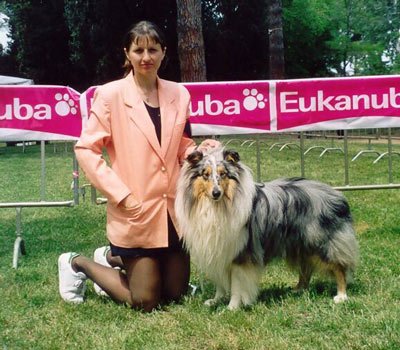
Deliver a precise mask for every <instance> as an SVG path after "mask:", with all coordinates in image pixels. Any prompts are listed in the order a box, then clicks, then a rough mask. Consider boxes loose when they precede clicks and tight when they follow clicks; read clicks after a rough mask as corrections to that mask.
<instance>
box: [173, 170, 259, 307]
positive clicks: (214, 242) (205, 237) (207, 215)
mask: <svg viewBox="0 0 400 350" xmlns="http://www.w3.org/2000/svg"><path fill="white" fill-rule="evenodd" d="M182 174H183V175H184V174H185V169H183V171H182ZM188 183H189V181H188V179H185V178H184V176H181V179H180V181H179V182H178V190H177V198H176V202H175V208H176V215H177V218H178V222H179V227H180V233H181V235H182V237H183V241H184V244H185V246H186V248H187V249H188V251H189V252H190V256H191V259H192V261H193V263H194V264H195V265H196V266H197V267H198V268H199V270H200V271H201V272H203V273H205V275H206V276H207V277H208V278H209V279H210V280H211V281H212V282H214V283H215V284H216V286H217V294H218V295H219V296H222V295H223V294H226V293H231V292H232V294H233V290H231V289H232V286H233V285H232V283H234V284H235V285H236V286H237V284H238V281H232V278H231V274H232V272H233V271H232V264H233V260H234V259H235V258H236V257H237V256H238V254H239V252H240V251H241V250H242V249H243V247H244V246H245V245H246V244H247V241H248V233H247V230H246V228H245V225H246V222H247V220H248V218H249V215H250V213H251V210H252V205H253V196H254V193H255V186H254V182H253V178H252V176H251V173H250V170H248V171H244V172H243V174H242V176H241V178H240V184H237V188H236V190H235V192H236V193H235V194H234V196H233V199H232V201H231V200H230V199H228V198H227V197H226V196H223V197H222V198H221V199H220V200H218V201H216V200H213V199H212V198H210V197H208V196H202V197H201V198H197V199H195V200H194V202H193V206H192V207H190V206H189V205H188V204H187V203H188V202H187V201H185V199H187V197H188V196H192V193H191V189H190V188H189V187H188ZM236 279H237V278H236ZM245 289H246V288H245ZM251 298H252V299H254V297H253V296H252V297H251ZM246 304H247V303H246ZM233 308H236V307H233Z"/></svg>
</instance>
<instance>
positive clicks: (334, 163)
mask: <svg viewBox="0 0 400 350" xmlns="http://www.w3.org/2000/svg"><path fill="white" fill-rule="evenodd" d="M226 141H227V139H225V142H226ZM264 142H265V143H262V144H261V150H260V153H261V167H260V168H261V169H260V170H261V178H262V179H263V180H270V179H273V178H276V177H282V176H299V175H300V161H299V159H300V158H299V150H298V149H297V148H296V147H291V148H285V149H283V150H282V151H279V149H278V148H273V149H269V147H270V146H271V144H272V143H273V142H275V140H271V139H268V137H265V140H264ZM295 142H298V140H295ZM305 142H306V144H307V145H306V146H309V145H312V144H316V143H318V144H319V145H320V144H324V143H325V145H326V146H329V145H330V144H331V141H325V140H308V139H307V140H306V141H305ZM335 142H336V143H337V144H338V145H339V146H340V147H341V144H340V142H341V141H340V140H338V141H335ZM0 146H1V145H0ZM366 147H367V145H366V141H360V140H358V141H351V143H350V145H349V153H350V156H351V157H352V156H354V155H355V154H357V152H358V151H359V150H361V149H366ZM373 147H374V149H377V150H378V151H380V152H385V151H386V150H387V146H386V145H384V144H383V145H381V144H376V145H373ZM396 147H397V146H396V145H394V148H396ZM399 147H400V146H399ZM229 148H234V149H236V150H238V151H239V153H240V154H241V157H242V160H243V161H244V162H245V163H246V164H248V165H249V166H250V167H251V168H252V169H253V170H254V172H255V171H256V149H255V146H254V145H253V146H250V147H249V146H247V145H241V142H231V143H230V145H229ZM395 150H396V149H395ZM319 155H320V151H312V152H309V153H308V154H307V155H306V157H305V165H306V171H305V173H306V176H307V177H309V178H314V179H318V180H322V181H325V182H328V183H330V184H332V185H342V184H343V179H344V170H343V154H342V153H340V152H329V153H327V154H326V155H324V156H323V157H319ZM375 158H376V155H375V156H374V155H370V154H366V155H363V156H362V157H360V158H359V159H357V160H356V161H355V162H350V184H385V183H387V182H388V175H387V169H388V160H387V158H384V159H383V160H381V161H380V162H378V163H377V164H372V162H373V160H374V159H375ZM392 166H393V183H400V171H399V169H400V157H399V156H393V163H392ZM0 173H1V183H0V188H1V191H0V202H7V201H12V202H15V201H36V200H39V198H40V147H39V146H29V147H27V148H26V149H25V152H24V153H23V152H22V149H21V148H20V147H0ZM71 182H72V156H71V147H69V148H68V149H67V150H66V149H65V148H64V146H63V145H60V147H58V149H56V151H55V152H54V148H53V145H51V144H50V145H47V148H46V198H45V199H46V200H68V199H72V192H71ZM85 182H86V181H85V178H84V175H83V174H81V178H80V184H81V185H82V184H84V183H85ZM345 195H346V197H347V198H348V200H349V202H350V205H351V208H352V212H353V217H354V223H355V227H356V231H357V236H358V240H359V244H360V252H361V257H360V264H359V267H358V269H357V271H356V274H355V276H354V282H353V284H352V285H351V286H350V287H349V290H348V295H349V298H350V300H349V301H348V302H346V303H343V304H339V305H335V304H334V303H333V301H332V297H333V296H334V295H335V284H334V283H333V281H330V280H327V279H324V278H323V277H319V276H315V277H314V278H313V280H312V283H311V286H310V290H309V291H307V292H304V293H302V294H295V293H293V292H292V291H291V286H293V285H294V284H295V283H296V282H297V281H296V278H297V276H296V275H295V274H294V273H293V272H291V271H290V270H288V269H287V267H286V266H285V265H284V264H283V263H282V262H280V261H276V262H273V263H272V264H270V265H269V266H268V267H267V269H266V272H265V274H264V277H263V280H262V285H261V293H260V297H259V301H258V302H257V303H256V304H255V305H254V306H252V307H251V308H248V309H241V310H239V311H236V312H230V311H228V310H227V309H226V305H218V306H217V307H215V308H211V309H210V308H207V307H205V306H203V302H204V300H205V299H208V298H209V297H211V296H212V295H213V292H214V289H213V286H212V285H211V284H209V283H208V282H207V281H205V284H204V287H205V288H204V292H203V293H196V294H195V295H194V296H187V297H186V298H185V299H184V301H183V303H182V304H180V305H169V306H167V307H165V308H164V309H162V310H158V311H155V312H152V313H150V314H143V313H140V312H135V311H132V310H130V309H129V308H127V307H125V306H122V305H117V304H115V303H114V302H112V301H110V300H109V299H106V298H100V297H98V296H97V295H96V294H95V293H94V290H93V285H92V284H91V283H90V282H89V286H88V291H87V299H86V302H85V303H84V304H81V305H70V304H67V303H65V302H63V301H62V300H61V298H60V297H59V294H58V280H57V278H58V277H57V258H58V256H59V254H61V253H63V252H65V251H78V252H80V253H83V254H85V255H89V256H91V255H92V254H93V251H94V249H95V248H97V247H99V246H101V245H105V244H106V243H107V241H106V238H105V231H104V228H105V206H103V205H98V206H96V205H93V204H91V203H90V195H87V196H86V197H87V198H86V200H85V201H82V197H81V202H80V204H79V205H78V206H75V207H72V208H43V209H38V208H25V209H22V229H23V236H24V239H25V242H26V248H27V255H25V256H22V257H21V258H20V260H19V268H18V269H16V270H15V269H12V268H11V264H12V252H13V244H14V240H15V209H0V242H1V244H0V350H6V349H7V350H11V349H51V350H53V349H141V350H142V349H196V350H197V349H207V350H208V349H221V350H222V349H255V350H260V349H374V350H375V349H399V348H400V215H399V211H400V205H399V203H400V190H398V189H392V190H373V191H348V192H345ZM201 280H202V278H201V276H200V275H199V273H198V272H197V271H196V267H195V266H193V270H192V277H191V282H192V283H194V284H196V285H198V284H199V282H200V281H201Z"/></svg>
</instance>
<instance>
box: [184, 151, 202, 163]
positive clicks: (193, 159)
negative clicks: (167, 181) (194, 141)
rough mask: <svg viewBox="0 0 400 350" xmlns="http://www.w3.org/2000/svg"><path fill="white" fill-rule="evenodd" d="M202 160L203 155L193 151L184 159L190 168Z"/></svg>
mask: <svg viewBox="0 0 400 350" xmlns="http://www.w3.org/2000/svg"><path fill="white" fill-rule="evenodd" d="M202 159H203V153H201V152H199V151H194V152H192V153H190V154H189V155H188V156H187V158H186V160H187V161H188V162H189V163H190V165H192V166H193V165H196V164H198V163H199V162H200V161H201V160H202Z"/></svg>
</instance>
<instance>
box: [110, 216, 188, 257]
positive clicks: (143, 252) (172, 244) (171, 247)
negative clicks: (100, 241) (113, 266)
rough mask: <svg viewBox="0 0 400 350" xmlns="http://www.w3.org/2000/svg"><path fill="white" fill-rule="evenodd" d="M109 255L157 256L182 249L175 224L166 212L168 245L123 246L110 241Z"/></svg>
mask: <svg viewBox="0 0 400 350" xmlns="http://www.w3.org/2000/svg"><path fill="white" fill-rule="evenodd" d="M110 248H111V255H112V256H121V257H129V258H139V257H157V256H161V255H163V254H165V253H169V252H178V251H183V246H182V241H180V240H179V237H178V234H177V232H176V230H175V226H174V224H173V223H172V220H171V218H170V216H169V214H168V247H165V248H124V247H118V246H115V245H113V244H112V243H111V242H110Z"/></svg>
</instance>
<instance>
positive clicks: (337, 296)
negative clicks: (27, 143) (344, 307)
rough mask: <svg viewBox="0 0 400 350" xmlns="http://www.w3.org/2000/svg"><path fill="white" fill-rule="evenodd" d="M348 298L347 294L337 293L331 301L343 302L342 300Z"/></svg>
mask: <svg viewBox="0 0 400 350" xmlns="http://www.w3.org/2000/svg"><path fill="white" fill-rule="evenodd" d="M348 299H349V298H348V297H347V294H338V295H335V297H334V298H333V301H334V303H335V304H339V303H343V302H344V301H346V300H348Z"/></svg>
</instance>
